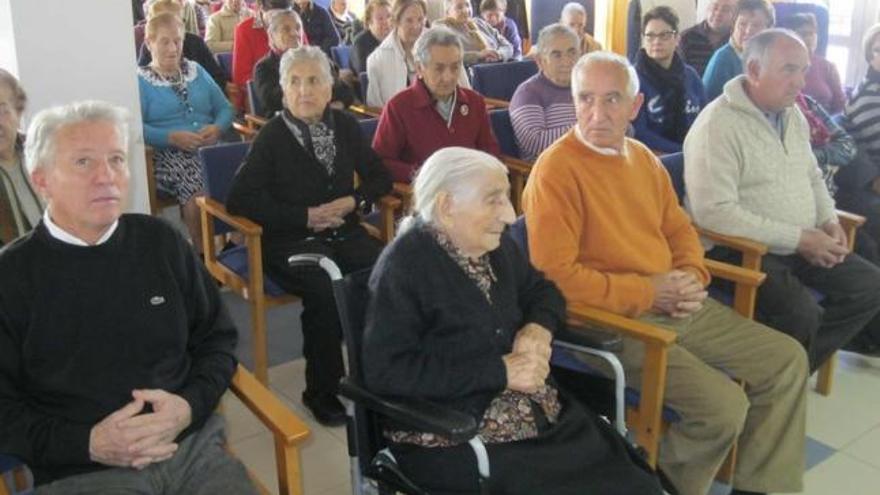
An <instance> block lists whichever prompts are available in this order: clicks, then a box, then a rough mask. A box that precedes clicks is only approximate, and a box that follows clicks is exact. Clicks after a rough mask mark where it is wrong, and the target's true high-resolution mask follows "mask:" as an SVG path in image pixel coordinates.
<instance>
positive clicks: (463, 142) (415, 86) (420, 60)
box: [373, 26, 501, 183]
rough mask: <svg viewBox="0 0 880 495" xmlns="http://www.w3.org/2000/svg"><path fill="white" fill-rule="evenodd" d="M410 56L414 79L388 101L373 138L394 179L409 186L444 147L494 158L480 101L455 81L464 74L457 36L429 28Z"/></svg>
mask: <svg viewBox="0 0 880 495" xmlns="http://www.w3.org/2000/svg"><path fill="white" fill-rule="evenodd" d="M413 52H414V54H415V58H416V72H417V74H418V78H417V79H416V80H415V82H413V83H412V84H411V85H410V87H408V88H406V89H405V90H403V91H401V92H400V93H398V94H397V95H396V96H394V98H392V99H391V101H389V102H388V104H387V105H386V106H385V109H384V110H383V111H382V116H381V117H380V118H379V124H378V126H377V128H376V135H375V136H374V137H373V149H375V150H376V152H377V153H379V156H381V157H382V160H384V162H385V166H386V167H387V168H388V169H389V170H390V171H391V176H392V178H393V179H394V181H395V182H404V183H409V182H410V181H411V180H412V177H413V175H414V173H415V171H416V170H417V169H418V168H419V167H420V166H421V165H422V162H424V161H425V160H427V159H428V157H429V156H431V154H432V153H434V152H435V151H437V150H439V149H440V148H445V147H447V146H462V147H465V148H473V149H478V150H482V151H485V152H487V153H490V154H492V155H495V156H497V155H499V154H500V153H501V150H500V148H499V146H498V141H497V140H496V139H495V135H494V134H493V133H492V126H491V124H490V123H489V114H488V113H487V111H486V103H485V102H484V100H483V97H482V96H480V95H479V94H478V93H477V92H475V91H472V90H470V89H467V88H463V87H461V85H460V84H459V83H458V81H459V78H460V76H461V75H462V74H464V67H463V66H462V63H461V57H462V49H461V41H460V40H459V39H458V36H457V35H456V34H455V33H454V32H452V31H451V30H450V29H449V28H445V27H442V26H441V27H434V28H431V29H429V30H427V31H425V32H424V33H422V35H421V36H419V39H418V40H417V41H416V44H415V46H414V47H413Z"/></svg>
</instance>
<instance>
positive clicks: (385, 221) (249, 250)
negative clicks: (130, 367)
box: [196, 143, 400, 384]
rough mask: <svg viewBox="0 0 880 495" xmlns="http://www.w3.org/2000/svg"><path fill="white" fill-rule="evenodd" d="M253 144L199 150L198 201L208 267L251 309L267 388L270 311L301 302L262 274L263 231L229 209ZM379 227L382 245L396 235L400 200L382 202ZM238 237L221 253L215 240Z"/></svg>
mask: <svg viewBox="0 0 880 495" xmlns="http://www.w3.org/2000/svg"><path fill="white" fill-rule="evenodd" d="M247 149H248V143H232V144H221V145H215V146H207V147H204V148H202V149H200V150H199V157H200V159H201V161H202V173H203V176H204V177H205V196H204V197H201V198H197V199H196V204H198V206H199V210H200V211H201V218H202V239H203V243H204V244H203V249H204V256H205V266H206V267H207V269H208V272H210V273H211V275H212V276H213V277H214V278H215V279H216V280H217V281H218V282H220V283H221V284H223V285H224V286H225V287H227V288H229V289H231V290H232V291H234V292H235V293H237V294H238V295H240V296H241V297H242V298H243V299H244V300H245V301H247V302H248V303H249V304H250V306H251V328H252V331H253V339H254V374H255V375H256V377H257V379H258V380H259V381H260V382H261V383H263V384H266V383H268V379H269V372H268V369H269V357H268V347H267V346H268V340H267V335H266V310H267V309H268V308H272V307H275V306H279V305H282V304H287V303H290V302H294V301H298V300H299V298H298V297H296V296H293V295H291V294H287V293H285V292H284V291H283V290H282V289H281V288H280V287H279V286H278V285H277V284H275V283H274V282H273V281H272V280H271V279H270V278H269V277H267V276H266V275H265V274H264V273H263V257H262V252H263V249H262V240H261V238H262V234H263V228H262V227H261V226H260V225H258V224H256V223H255V222H253V221H251V220H249V219H247V218H245V217H241V216H236V215H232V214H230V213H229V212H228V211H226V206H225V205H224V203H225V201H226V197H227V195H228V192H229V187H230V186H231V184H232V179H233V177H234V176H235V172H236V170H238V167H239V165H240V164H241V162H242V160H243V159H244V157H245V154H246V153H247ZM378 207H379V216H380V221H379V227H378V229H377V228H375V227H372V226H366V225H365V227H366V228H367V230H368V231H369V232H370V233H371V234H373V235H374V236H376V237H377V238H379V240H381V241H383V242H388V241H389V240H390V239H391V238H392V237H393V236H394V211H395V210H396V209H397V208H399V207H400V202H399V200H397V199H396V198H393V197H390V196H385V197H383V198H381V199H380V201H379V205H378ZM230 232H237V233H239V234H241V235H242V236H243V237H244V245H243V246H236V247H234V248H232V249H227V250H221V249H218V246H217V245H216V244H215V242H214V239H215V236H216V235H219V234H226V233H230Z"/></svg>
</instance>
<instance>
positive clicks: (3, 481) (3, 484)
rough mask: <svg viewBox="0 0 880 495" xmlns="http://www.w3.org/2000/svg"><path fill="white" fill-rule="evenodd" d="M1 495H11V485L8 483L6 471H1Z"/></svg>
mask: <svg viewBox="0 0 880 495" xmlns="http://www.w3.org/2000/svg"><path fill="white" fill-rule="evenodd" d="M0 495H10V492H9V487H8V486H7V485H6V474H5V473H0Z"/></svg>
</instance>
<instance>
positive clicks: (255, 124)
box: [244, 113, 269, 128]
mask: <svg viewBox="0 0 880 495" xmlns="http://www.w3.org/2000/svg"><path fill="white" fill-rule="evenodd" d="M244 121H245V123H247V125H248V127H252V128H260V127H263V126H264V125H266V124H267V123H268V122H269V119H267V118H266V117H260V116H259V115H255V114H252V113H246V114H244Z"/></svg>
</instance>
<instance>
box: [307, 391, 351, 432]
mask: <svg viewBox="0 0 880 495" xmlns="http://www.w3.org/2000/svg"><path fill="white" fill-rule="evenodd" d="M302 401H303V404H305V406H306V407H308V408H309V411H311V412H312V416H314V417H315V419H316V420H318V423H321V424H322V425H324V426H342V425H344V424H345V407H344V406H343V405H342V403H341V402H339V399H337V398H336V396H335V395H331V394H321V395H311V394H307V393H305V392H304V393H303V395H302Z"/></svg>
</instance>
